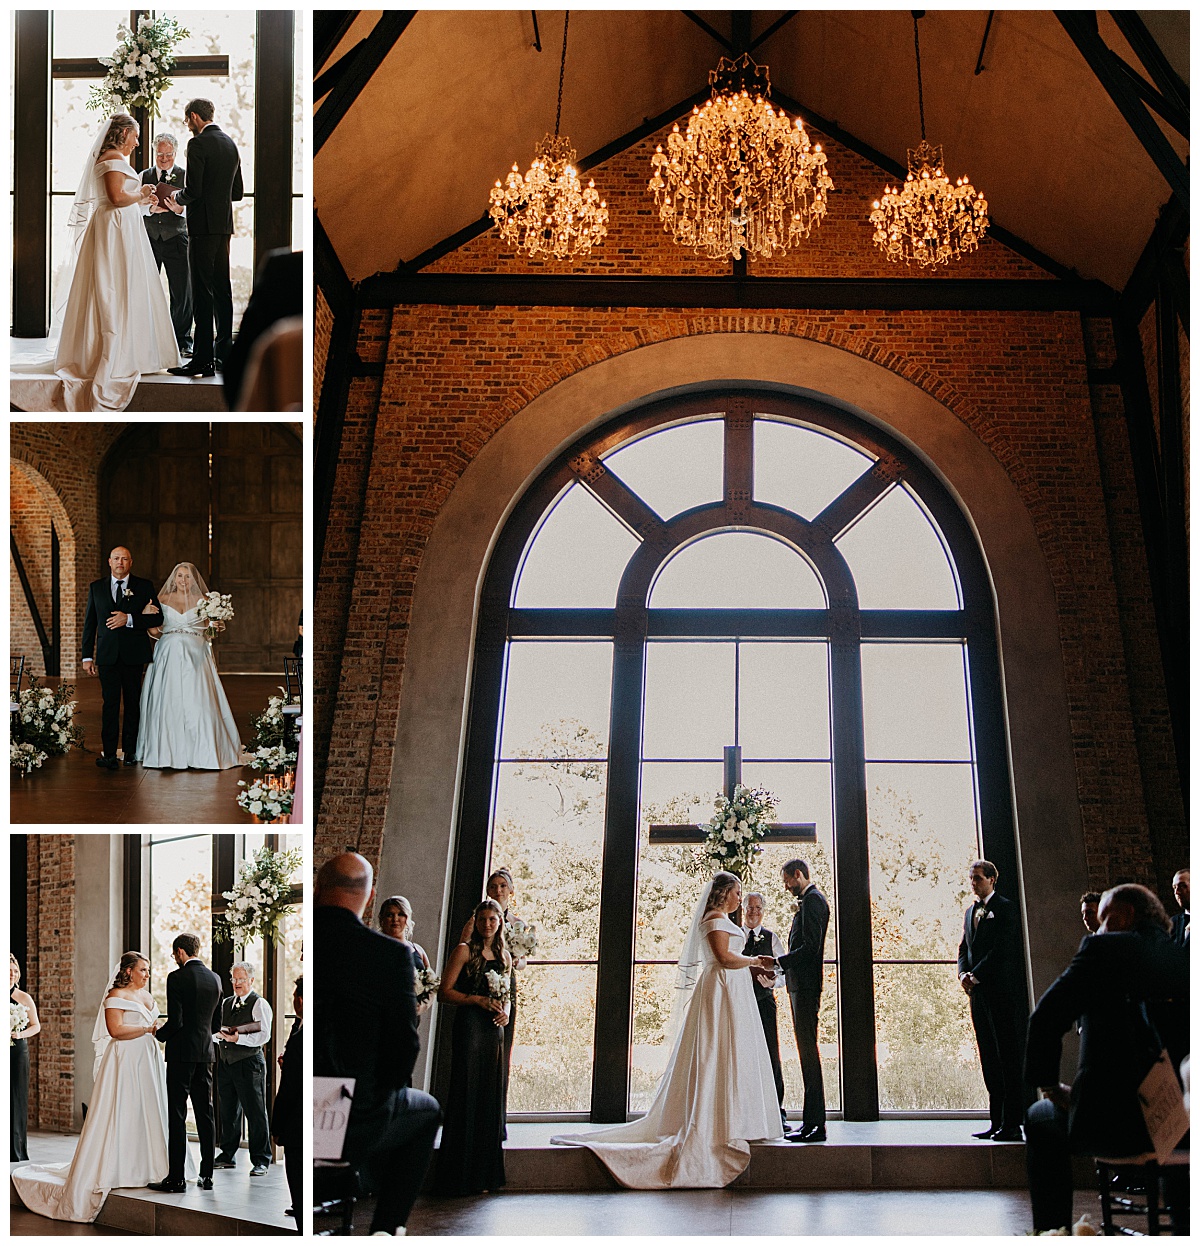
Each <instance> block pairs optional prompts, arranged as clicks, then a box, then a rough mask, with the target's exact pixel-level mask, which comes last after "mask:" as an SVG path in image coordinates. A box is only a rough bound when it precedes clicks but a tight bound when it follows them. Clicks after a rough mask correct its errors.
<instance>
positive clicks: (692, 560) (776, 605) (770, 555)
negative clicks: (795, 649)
mask: <svg viewBox="0 0 1200 1246" xmlns="http://www.w3.org/2000/svg"><path fill="white" fill-rule="evenodd" d="M826 604H827V603H826V600H825V590H824V589H823V588H822V587H821V581H820V580H819V579H818V578H817V574H816V572H815V571H814V570H813V569H812V566H811V565H810V564H809V563H808V562H807V561H806V560H805V559H804V558H803V557H801V555H800V554H799V553H798V551H796V550H795V549H793V548H792V547H791V546H790V545H787V544H785V543H784V542H783V541H780V540H778V539H776V538H773V537H770V536H766V535H764V534H762V533H759V532H716V533H713V534H712V535H711V536H705V537H701V538H700V540H698V541H694V542H692V544H690V545H685V546H684V547H683V548H682V549H681V550H679V551H678V553H676V554H673V555H672V556H671V558H670V560H669V561H668V562H667V563H666V564H665V565H664V566H663V568H662V569H661V570H660V571H659V573H658V576H657V578H656V579H655V581H654V585H653V587H652V588H651V590H650V607H651V609H660V610H661V609H672V608H676V609H688V608H691V609H701V610H703V609H718V610H719V609H722V608H728V607H730V606H740V607H741V608H742V609H749V610H824V609H825V606H826Z"/></svg>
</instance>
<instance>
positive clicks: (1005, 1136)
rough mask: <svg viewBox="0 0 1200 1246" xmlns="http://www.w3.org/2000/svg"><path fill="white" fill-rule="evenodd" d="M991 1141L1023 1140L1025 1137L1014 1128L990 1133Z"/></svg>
mask: <svg viewBox="0 0 1200 1246" xmlns="http://www.w3.org/2000/svg"><path fill="white" fill-rule="evenodd" d="M992 1141H993V1142H1024V1141H1025V1139H1024V1138H1023V1137H1022V1136H1021V1131H1020V1129H1019V1128H1015V1129H1000V1130H998V1131H997V1132H996V1133H994V1134H992Z"/></svg>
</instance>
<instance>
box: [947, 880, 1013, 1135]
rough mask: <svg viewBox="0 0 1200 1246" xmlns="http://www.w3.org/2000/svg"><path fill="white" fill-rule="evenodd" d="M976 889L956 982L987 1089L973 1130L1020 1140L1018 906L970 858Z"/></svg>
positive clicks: (966, 927) (970, 908) (960, 945)
mask: <svg viewBox="0 0 1200 1246" xmlns="http://www.w3.org/2000/svg"><path fill="white" fill-rule="evenodd" d="M967 877H968V880H969V882H970V884H971V890H972V891H973V892H974V893H975V903H974V904H972V905H971V906H970V907H969V908H968V909H967V912H966V915H965V917H964V918H963V936H962V941H961V942H960V943H959V945H958V980H959V982H960V983H961V984H962V988H963V990H964V991H966V993H967V994H968V995H969V996H970V997H971V1024H972V1025H973V1026H974V1027H975V1042H976V1044H977V1046H978V1047H979V1063H980V1064H981V1065H982V1066H983V1081H984V1085H986V1086H987V1091H988V1110H989V1112H990V1115H991V1124H990V1125H989V1126H988V1128H987V1129H984V1130H982V1131H981V1132H979V1133H977V1134H975V1137H976V1138H990V1139H991V1140H992V1141H993V1142H1020V1141H1021V1121H1022V1120H1023V1119H1024V1116H1025V1104H1026V1096H1025V1089H1024V1084H1023V1082H1022V1078H1021V1064H1022V1061H1023V1059H1024V1054H1025V1021H1026V1018H1027V1017H1028V1015H1029V1007H1028V1003H1027V995H1026V992H1025V972H1024V962H1023V960H1022V957H1021V919H1020V916H1019V914H1018V912H1017V906H1016V905H1015V904H1014V903H1013V902H1012V901H1011V900H1008V899H1006V898H1005V897H1004V896H1002V895H1001V894H1000V893H999V892H998V891H997V890H996V881H997V879H998V878H999V877H1000V873H999V871H998V870H997V869H996V867H995V866H994V865H993V864H992V863H991V862H990V861H975V862H973V863H972V865H971V869H970V872H969V874H968V875H967Z"/></svg>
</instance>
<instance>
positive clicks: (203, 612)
mask: <svg viewBox="0 0 1200 1246" xmlns="http://www.w3.org/2000/svg"><path fill="white" fill-rule="evenodd" d="M196 618H198V619H199V620H200V622H201V623H203V624H204V625H205V627H204V634H205V635H206V636H207V637H208V638H209V640H212V639H213V638H214V637H215V636H217V635H218V633H220V632H223V631H224V630H225V625H226V624H227V623H228V622H229V620H230V619H232V618H233V598H232V597H231V596H230V595H229V594H228V593H215V592H214V593H206V594H205V595H204V596H203V597H201V598H200V604H199V605H198V606H197V607H196Z"/></svg>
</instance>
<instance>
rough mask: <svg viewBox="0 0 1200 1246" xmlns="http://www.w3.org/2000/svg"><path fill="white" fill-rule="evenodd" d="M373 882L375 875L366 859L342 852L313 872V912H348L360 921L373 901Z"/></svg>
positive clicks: (353, 853) (355, 853)
mask: <svg viewBox="0 0 1200 1246" xmlns="http://www.w3.org/2000/svg"><path fill="white" fill-rule="evenodd" d="M374 879H375V872H374V871H373V870H372V869H371V863H370V861H368V860H367V858H366V857H362V856H359V854H358V853H357V852H343V853H342V854H341V855H340V856H336V857H334V858H332V859H331V860H329V861H326V862H325V864H324V865H323V866H321V868H320V869H319V870H318V871H317V885H316V887H314V888H313V903H314V904H315V905H316V906H317V908H336V909H349V910H350V911H351V912H352V913H353V914H354V916H355V917H359V918H361V917H362V915H363V914H364V913H365V912H366V911H367V910H368V909H369V908H370V907H371V902H372V901H373V900H374V899H375V887H374V885H373V884H374Z"/></svg>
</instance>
